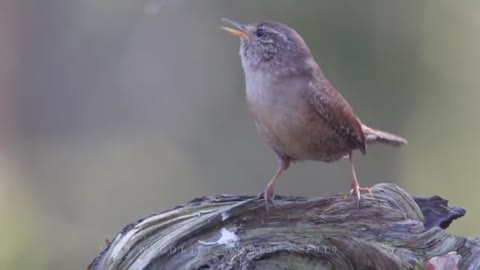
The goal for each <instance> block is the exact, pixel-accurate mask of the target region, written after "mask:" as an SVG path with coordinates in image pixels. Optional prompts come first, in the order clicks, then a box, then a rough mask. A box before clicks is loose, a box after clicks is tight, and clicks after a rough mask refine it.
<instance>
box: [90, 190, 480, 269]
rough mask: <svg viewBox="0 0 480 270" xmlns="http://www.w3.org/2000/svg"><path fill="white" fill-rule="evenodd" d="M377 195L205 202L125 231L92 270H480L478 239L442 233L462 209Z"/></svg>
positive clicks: (393, 193)
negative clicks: (269, 204)
mask: <svg viewBox="0 0 480 270" xmlns="http://www.w3.org/2000/svg"><path fill="white" fill-rule="evenodd" d="M372 192H373V198H371V197H365V196H364V197H362V201H361V203H360V207H359V208H358V209H357V208H356V206H355V200H354V199H353V198H352V197H346V196H345V195H335V196H331V197H326V198H302V197H285V196H277V197H276V202H277V204H278V207H276V208H275V207H270V208H269V211H268V212H267V210H266V208H265V205H264V202H263V200H258V199H256V198H255V197H254V196H235V195H219V196H215V197H208V198H207V197H203V198H197V199H194V200H192V201H190V202H188V203H187V204H185V205H183V206H178V207H176V208H174V209H172V210H168V211H165V212H162V213H159V214H154V215H151V216H150V217H147V218H145V219H142V220H139V221H137V222H134V223H132V224H129V225H127V226H125V228H124V229H123V230H122V231H121V232H120V233H118V234H117V235H116V237H115V238H114V239H113V240H112V242H111V243H109V244H108V246H107V247H106V248H105V249H104V250H103V251H102V252H101V253H100V254H99V255H98V256H97V257H96V258H95V260H94V261H93V262H92V264H91V265H90V269H142V270H143V269H205V270H206V269H219V270H220V269H262V270H269V269H272V270H273V269H274V270H279V269H340V270H344V269H345V270H347V269H436V270H439V269H455V268H440V267H442V265H445V262H444V261H447V262H448V263H451V262H455V263H454V264H457V267H458V269H480V239H472V238H466V237H462V236H455V235H451V234H448V233H447V232H446V231H445V230H444V229H445V228H447V227H448V226H449V224H450V223H451V222H452V221H453V220H454V219H456V218H459V217H461V216H463V215H464V214H465V210H464V209H462V208H450V207H448V205H447V203H448V201H446V200H444V199H442V198H440V197H439V196H433V197H428V198H424V197H412V196H410V195H409V194H407V193H406V192H405V191H404V190H402V189H401V188H399V187H398V186H397V185H393V184H379V185H376V186H374V187H373V188H372ZM452 251H453V252H456V253H449V252H452ZM446 254H448V255H446ZM458 259H459V260H458ZM429 261H430V262H431V263H429ZM428 267H433V268H428Z"/></svg>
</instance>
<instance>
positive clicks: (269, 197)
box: [259, 159, 290, 211]
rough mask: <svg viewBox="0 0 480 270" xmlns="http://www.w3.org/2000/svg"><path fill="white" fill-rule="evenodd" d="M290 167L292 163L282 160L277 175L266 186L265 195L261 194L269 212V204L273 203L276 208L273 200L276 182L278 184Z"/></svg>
mask: <svg viewBox="0 0 480 270" xmlns="http://www.w3.org/2000/svg"><path fill="white" fill-rule="evenodd" d="M289 165H290V162H289V161H288V160H284V159H280V161H279V165H278V169H277V171H276V172H275V175H274V176H273V177H272V179H271V180H270V181H269V182H268V184H267V186H265V190H264V191H263V193H260V194H259V197H262V196H263V199H264V200H265V206H266V208H267V211H268V204H269V203H272V204H273V206H276V204H275V201H274V200H273V186H274V185H275V182H277V180H278V178H279V177H280V175H281V174H282V172H284V171H285V170H286V169H288V166H289Z"/></svg>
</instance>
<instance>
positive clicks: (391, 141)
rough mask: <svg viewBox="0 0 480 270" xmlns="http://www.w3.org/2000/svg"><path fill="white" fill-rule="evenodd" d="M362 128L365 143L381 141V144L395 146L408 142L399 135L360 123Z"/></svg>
mask: <svg viewBox="0 0 480 270" xmlns="http://www.w3.org/2000/svg"><path fill="white" fill-rule="evenodd" d="M362 130H363V133H364V134H365V139H366V141H367V144H376V143H381V144H388V145H391V146H395V147H399V146H403V145H407V144H408V142H407V140H405V139H404V138H402V137H400V136H397V135H394V134H391V133H388V132H385V131H381V130H377V129H373V128H370V127H367V126H365V125H364V124H362Z"/></svg>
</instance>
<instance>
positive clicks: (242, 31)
mask: <svg viewBox="0 0 480 270" xmlns="http://www.w3.org/2000/svg"><path fill="white" fill-rule="evenodd" d="M222 21H223V22H226V23H228V24H230V25H232V26H234V27H235V28H237V29H234V28H230V27H226V26H222V29H223V30H225V31H227V32H228V33H229V34H231V35H234V36H237V37H240V38H241V39H242V40H244V41H248V34H247V28H246V27H245V25H243V24H241V23H239V22H236V21H233V20H230V19H222Z"/></svg>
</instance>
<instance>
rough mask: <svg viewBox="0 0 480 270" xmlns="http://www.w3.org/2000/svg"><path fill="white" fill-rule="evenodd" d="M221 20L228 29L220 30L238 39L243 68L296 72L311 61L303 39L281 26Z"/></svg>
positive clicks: (280, 24) (272, 23) (291, 30)
mask: <svg viewBox="0 0 480 270" xmlns="http://www.w3.org/2000/svg"><path fill="white" fill-rule="evenodd" d="M222 21H224V22H226V23H228V24H230V25H231V26H232V27H225V26H224V27H222V28H223V29H224V30H226V31H227V32H228V33H230V34H232V35H234V36H238V37H240V43H241V44H240V57H241V59H242V65H243V68H244V69H253V70H258V69H260V70H261V69H273V70H275V71H276V72H282V71H283V70H285V69H289V70H296V69H298V68H302V67H303V66H304V63H305V61H310V59H311V58H312V56H311V53H310V50H309V49H308V47H307V45H306V44H305V41H304V40H303V38H302V37H301V36H300V35H299V34H298V33H297V32H296V31H295V30H293V29H292V28H290V27H288V26H287V25H285V24H282V23H278V22H262V23H257V24H248V25H244V24H241V23H238V22H236V21H233V20H230V19H222ZM296 65H298V67H297V66H296Z"/></svg>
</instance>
